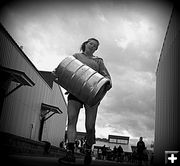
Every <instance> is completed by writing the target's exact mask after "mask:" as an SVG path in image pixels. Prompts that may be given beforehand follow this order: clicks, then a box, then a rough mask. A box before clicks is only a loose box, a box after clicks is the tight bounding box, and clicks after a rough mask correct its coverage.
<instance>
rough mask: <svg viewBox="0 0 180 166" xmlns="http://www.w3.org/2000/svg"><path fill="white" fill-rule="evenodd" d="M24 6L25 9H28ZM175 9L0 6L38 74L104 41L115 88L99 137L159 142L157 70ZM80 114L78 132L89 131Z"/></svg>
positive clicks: (104, 4) (114, 4)
mask: <svg viewBox="0 0 180 166" xmlns="http://www.w3.org/2000/svg"><path fill="white" fill-rule="evenodd" d="M24 2H25V3H24ZM171 11H172V4H171V3H170V2H168V1H152V0H149V1H147V0H146V1H142V0H141V1H139V0H133V1H130V0H126V1H125V0H124V1H122V0H119V1H118V0H116V1H113V0H109V1H103V0H102V1H101V0H96V1H92V0H91V1H80V0H79V1H76V0H74V1H68V0H67V1H59V2H58V1H53V0H52V1H50V2H48V1H47V0H46V1H43V0H41V1H38V3H37V2H36V1H30V2H28V1H15V2H14V3H12V2H8V3H5V4H4V5H3V6H1V17H0V21H1V23H2V24H3V25H4V27H5V28H6V29H7V31H8V32H9V33H10V35H11V36H12V37H13V38H14V40H15V41H16V42H17V44H18V45H19V46H21V45H22V46H23V51H24V52H25V54H26V55H27V56H28V57H29V59H30V60H31V61H32V62H33V64H34V65H35V66H36V67H37V69H38V70H45V71H52V70H54V68H55V67H57V65H58V64H59V63H60V62H61V61H62V60H63V59H64V58H65V57H67V56H69V55H72V54H74V53H76V52H79V48H80V45H81V43H82V42H84V41H85V40H87V39H88V38H90V37H95V38H97V39H98V40H99V41H100V47H99V49H98V50H97V51H96V52H95V55H96V56H99V57H102V58H103V59H104V62H105V65H106V66H107V68H108V70H109V73H110V74H111V77H112V82H113V88H112V89H111V90H110V91H109V92H108V93H107V95H106V96H105V97H104V99H103V100H102V102H101V105H100V107H99V112H98V116H97V121H96V122H97V123H96V136H97V137H101V138H107V137H108V134H114V135H122V136H129V137H130V143H131V144H135V143H136V141H137V139H139V137H140V136H142V137H144V141H145V143H146V144H149V143H152V142H153V140H154V127H155V100H156V98H155V90H156V89H155V88H156V87H155V85H156V76H155V72H156V67H157V63H158V59H159V56H160V52H161V48H162V44H163V40H164V37H165V33H166V30H167V26H168V22H169V18H170V14H171ZM84 117H85V116H84V110H83V109H82V110H81V113H80V115H79V121H78V125H77V129H78V131H85V127H84V119H85V118H84Z"/></svg>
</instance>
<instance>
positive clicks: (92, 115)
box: [85, 104, 99, 148]
mask: <svg viewBox="0 0 180 166" xmlns="http://www.w3.org/2000/svg"><path fill="white" fill-rule="evenodd" d="M98 106H99V104H97V105H95V106H93V107H90V106H88V105H85V113H86V116H85V117H86V119H85V127H86V132H87V137H86V138H87V145H88V146H89V147H90V148H91V146H92V145H93V144H94V143H95V123H96V116H97V110H98Z"/></svg>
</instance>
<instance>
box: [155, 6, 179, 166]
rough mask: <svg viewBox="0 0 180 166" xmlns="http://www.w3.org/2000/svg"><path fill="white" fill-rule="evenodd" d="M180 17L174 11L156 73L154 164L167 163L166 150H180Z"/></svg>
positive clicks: (174, 10)
mask: <svg viewBox="0 0 180 166" xmlns="http://www.w3.org/2000/svg"><path fill="white" fill-rule="evenodd" d="M179 18H180V15H179V11H177V10H176V9H175V8H174V9H173V12H172V15H171V18H170V22H169V26H168V29H167V32H166V36H165V40H164V44H163V47H162V50H161V55H160V59H159V64H158V67H157V72H156V77H157V81H156V115H155V116H156V117H155V142H154V161H155V164H157V165H164V164H165V151H178V150H180V144H179V141H180V120H179V118H180V68H179V66H180V45H179V44H180V20H179Z"/></svg>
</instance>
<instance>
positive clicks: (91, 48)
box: [80, 38, 99, 54]
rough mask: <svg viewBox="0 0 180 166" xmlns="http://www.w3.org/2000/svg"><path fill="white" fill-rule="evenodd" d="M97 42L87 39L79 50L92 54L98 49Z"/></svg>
mask: <svg viewBox="0 0 180 166" xmlns="http://www.w3.org/2000/svg"><path fill="white" fill-rule="evenodd" d="M98 46H99V41H98V40H97V39H95V38H89V39H88V40H87V41H85V42H83V43H82V45H81V48H80V51H82V52H85V51H87V52H91V53H92V54H93V53H94V52H95V51H96V50H97V49H98Z"/></svg>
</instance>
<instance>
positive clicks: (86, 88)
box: [55, 56, 110, 106]
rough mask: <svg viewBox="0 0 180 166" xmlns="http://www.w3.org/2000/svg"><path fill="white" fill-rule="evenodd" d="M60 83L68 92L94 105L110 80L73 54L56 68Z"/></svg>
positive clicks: (102, 95)
mask: <svg viewBox="0 0 180 166" xmlns="http://www.w3.org/2000/svg"><path fill="white" fill-rule="evenodd" d="M55 74H56V75H57V77H58V84H60V85H61V86H62V87H63V88H64V89H66V90H67V91H68V92H69V93H71V94H72V95H74V96H76V97H77V98H78V99H79V100H81V101H82V102H84V103H86V104H88V105H89V106H93V105H96V104H97V103H98V102H100V101H101V100H102V98H103V97H104V95H105V94H106V90H105V86H106V84H109V83H110V80H109V79H107V78H105V77H104V76H102V75H101V74H99V73H98V72H97V71H95V70H93V69H92V68H90V67H89V66H87V65H85V64H83V63H82V62H80V61H79V60H77V59H76V58H75V57H73V56H68V57H66V58H65V59H64V60H63V61H62V62H61V63H60V64H59V65H58V67H57V68H56V71H55Z"/></svg>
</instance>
